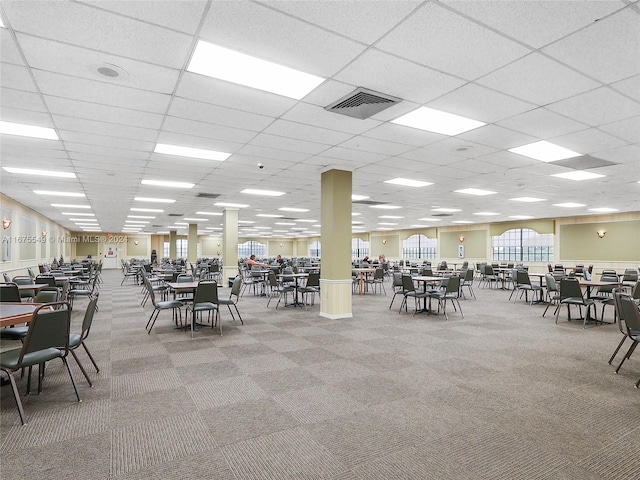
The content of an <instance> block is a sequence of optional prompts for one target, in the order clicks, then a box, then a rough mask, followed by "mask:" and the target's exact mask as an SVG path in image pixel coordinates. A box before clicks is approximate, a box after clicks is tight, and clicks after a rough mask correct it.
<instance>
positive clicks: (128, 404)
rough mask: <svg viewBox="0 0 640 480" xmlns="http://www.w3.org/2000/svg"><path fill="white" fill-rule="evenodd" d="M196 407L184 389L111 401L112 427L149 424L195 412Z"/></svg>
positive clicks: (157, 391) (159, 391)
mask: <svg viewBox="0 0 640 480" xmlns="http://www.w3.org/2000/svg"><path fill="white" fill-rule="evenodd" d="M195 411H196V406H195V404H194V402H193V400H192V399H191V396H190V395H189V393H188V392H187V390H186V389H185V388H184V387H180V388H173V389H168V390H156V391H154V392H153V393H152V394H149V393H147V392H145V393H140V394H138V395H131V396H127V397H121V398H114V399H113V400H112V401H111V423H112V426H113V427H116V428H117V427H126V426H129V425H132V424H134V423H144V422H150V421H153V420H155V419H158V418H162V417H169V416H173V415H180V414H185V413H188V412H195Z"/></svg>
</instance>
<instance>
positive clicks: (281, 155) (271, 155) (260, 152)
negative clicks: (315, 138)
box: [230, 144, 310, 164]
mask: <svg viewBox="0 0 640 480" xmlns="http://www.w3.org/2000/svg"><path fill="white" fill-rule="evenodd" d="M238 154H240V155H241V158H242V157H244V156H251V157H255V158H256V159H259V158H261V159H262V158H267V159H273V160H285V161H288V162H296V163H297V162H302V161H303V160H305V159H306V158H309V156H310V154H308V153H301V152H294V151H287V150H281V149H277V148H269V147H264V146H259V145H252V144H251V145H245V146H244V147H242V148H241V149H240V150H239V151H238ZM233 157H235V155H234V156H233ZM233 157H232V158H231V159H230V160H233V159H234V158H233ZM263 163H265V164H266V162H263Z"/></svg>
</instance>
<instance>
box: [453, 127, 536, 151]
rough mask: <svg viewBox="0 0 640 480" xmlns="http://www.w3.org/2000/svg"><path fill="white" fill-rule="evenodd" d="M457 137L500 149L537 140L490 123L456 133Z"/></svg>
mask: <svg viewBox="0 0 640 480" xmlns="http://www.w3.org/2000/svg"><path fill="white" fill-rule="evenodd" d="M457 138H459V139H460V140H463V141H466V140H468V141H471V142H475V143H479V144H482V145H487V146H489V147H493V148H497V149H501V150H508V149H509V148H514V147H519V146H520V145H526V144H527V143H532V142H535V141H537V138H535V137H532V136H530V135H525V134H522V133H520V132H516V131H514V130H510V129H508V128H503V127H500V126H498V125H491V124H490V125H485V126H484V127H480V128H474V129H473V130H471V131H469V132H465V133H462V134H460V135H458V136H457Z"/></svg>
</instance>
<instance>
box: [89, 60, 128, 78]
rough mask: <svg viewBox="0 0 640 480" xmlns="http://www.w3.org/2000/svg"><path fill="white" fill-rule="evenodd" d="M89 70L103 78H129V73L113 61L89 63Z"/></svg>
mask: <svg viewBox="0 0 640 480" xmlns="http://www.w3.org/2000/svg"><path fill="white" fill-rule="evenodd" d="M91 71H93V72H94V73H95V74H96V75H97V76H98V77H100V78H102V79H103V80H104V79H106V80H119V81H122V80H126V79H128V78H129V74H128V73H127V71H126V70H125V69H124V68H122V67H119V66H118V65H114V64H113V63H94V64H92V65H91Z"/></svg>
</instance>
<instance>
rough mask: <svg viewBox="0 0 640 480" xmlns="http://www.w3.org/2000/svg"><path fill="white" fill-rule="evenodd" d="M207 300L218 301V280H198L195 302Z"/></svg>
mask: <svg viewBox="0 0 640 480" xmlns="http://www.w3.org/2000/svg"><path fill="white" fill-rule="evenodd" d="M205 302H210V303H218V282H216V281H215V280H201V281H200V282H198V288H197V289H196V294H195V297H194V298H193V304H194V305H196V304H198V303H205Z"/></svg>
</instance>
